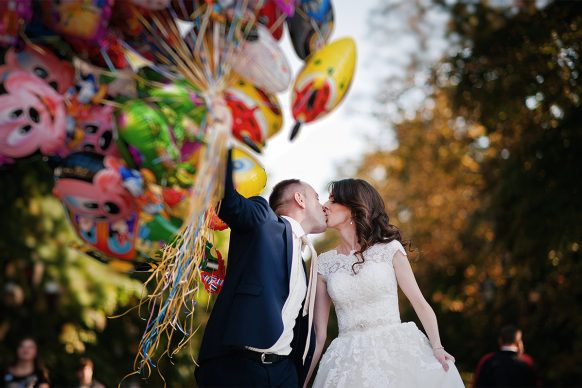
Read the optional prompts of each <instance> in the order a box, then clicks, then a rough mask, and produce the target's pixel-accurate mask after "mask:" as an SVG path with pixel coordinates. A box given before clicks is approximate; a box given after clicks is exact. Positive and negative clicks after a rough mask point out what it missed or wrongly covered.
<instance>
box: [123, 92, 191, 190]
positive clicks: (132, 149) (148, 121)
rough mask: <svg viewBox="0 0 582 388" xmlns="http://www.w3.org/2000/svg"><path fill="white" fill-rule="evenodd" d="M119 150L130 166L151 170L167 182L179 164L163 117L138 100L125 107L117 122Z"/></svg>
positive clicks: (177, 155)
mask: <svg viewBox="0 0 582 388" xmlns="http://www.w3.org/2000/svg"><path fill="white" fill-rule="evenodd" d="M117 128H118V132H119V139H120V142H119V143H120V150H121V151H122V153H123V154H124V158H125V159H126V160H127V161H128V163H133V164H135V165H136V166H138V167H145V168H147V169H149V170H151V171H152V172H153V173H154V175H155V176H156V179H157V182H165V181H166V180H167V179H168V178H169V176H171V175H172V174H173V172H174V170H175V168H176V164H177V163H178V162H179V160H180V152H179V150H178V148H177V147H176V145H175V144H174V142H173V139H172V135H171V133H170V126H169V124H168V121H167V120H166V118H165V117H164V115H163V114H162V113H161V112H160V111H159V110H158V109H155V108H154V107H152V106H150V105H148V104H146V103H145V102H142V101H139V100H131V101H129V102H127V103H126V104H124V106H123V107H122V109H121V112H120V113H119V116H118V118H117Z"/></svg>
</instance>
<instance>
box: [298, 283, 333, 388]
mask: <svg viewBox="0 0 582 388" xmlns="http://www.w3.org/2000/svg"><path fill="white" fill-rule="evenodd" d="M316 290H317V291H316V292H315V308H314V314H315V315H314V316H313V323H314V325H315V333H316V334H315V352H314V353H313V359H312V360H311V366H310V367H309V373H307V377H306V378H305V383H304V384H303V387H307V383H309V380H311V375H312V374H313V371H314V370H315V367H316V366H317V363H318V362H319V359H320V358H321V353H322V351H323V345H325V339H326V338H327V322H328V320H329V308H330V306H331V299H330V297H329V294H328V293H327V284H326V283H325V280H323V276H322V275H321V274H317V289H316Z"/></svg>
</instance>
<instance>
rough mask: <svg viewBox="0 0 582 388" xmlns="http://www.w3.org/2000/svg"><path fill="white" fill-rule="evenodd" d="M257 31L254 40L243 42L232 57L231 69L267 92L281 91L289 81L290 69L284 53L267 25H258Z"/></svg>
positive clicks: (287, 85) (286, 86) (285, 88)
mask: <svg viewBox="0 0 582 388" xmlns="http://www.w3.org/2000/svg"><path fill="white" fill-rule="evenodd" d="M257 32H258V38H257V39H256V40H253V41H249V40H246V41H244V42H243V44H242V46H241V48H240V51H239V53H238V54H237V55H236V56H235V57H234V59H233V69H234V71H236V72H237V73H238V74H240V75H241V76H242V77H243V78H245V79H246V80H248V81H250V82H252V83H253V84H254V85H255V86H257V87H258V88H261V89H263V90H265V91H266V92H268V93H278V92H283V91H285V90H287V88H288V87H289V83H290V82H291V69H290V67H289V63H288V62H287V58H285V53H283V50H282V49H281V47H279V45H278V44H277V41H276V40H275V39H273V37H272V36H271V33H270V32H269V30H268V29H267V27H264V26H262V25H258V26H257Z"/></svg>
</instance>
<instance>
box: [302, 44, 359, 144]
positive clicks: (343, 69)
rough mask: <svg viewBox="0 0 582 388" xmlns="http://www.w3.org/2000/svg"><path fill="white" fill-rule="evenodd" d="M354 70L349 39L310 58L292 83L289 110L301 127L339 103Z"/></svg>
mask: <svg viewBox="0 0 582 388" xmlns="http://www.w3.org/2000/svg"><path fill="white" fill-rule="evenodd" d="M355 68H356V43H355V42H354V40H353V39H352V38H342V39H338V40H336V41H334V42H332V43H330V44H328V45H326V46H324V47H323V48H322V49H321V50H319V51H317V52H315V53H314V54H313V55H311V56H310V57H309V59H308V60H307V62H306V63H305V66H304V67H303V69H301V71H300V72H299V74H298V75H297V78H296V79H295V84H294V85H293V94H292V97H291V101H292V102H291V108H292V112H293V117H294V118H295V120H297V123H298V124H297V125H296V128H295V129H294V133H293V134H292V135H291V138H293V137H294V136H295V135H296V131H298V129H299V125H300V124H304V123H308V122H311V121H313V120H316V119H318V118H319V117H321V116H323V115H325V114H327V113H329V112H331V111H332V110H333V109H334V108H335V107H336V106H338V104H339V103H340V102H341V101H342V99H343V98H344V96H345V95H346V92H347V91H348V88H349V87H350V84H351V83H352V79H353V76H354V70H355Z"/></svg>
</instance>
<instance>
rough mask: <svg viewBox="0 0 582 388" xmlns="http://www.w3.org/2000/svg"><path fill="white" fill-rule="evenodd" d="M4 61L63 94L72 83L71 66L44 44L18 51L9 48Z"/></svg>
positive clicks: (72, 70)
mask: <svg viewBox="0 0 582 388" xmlns="http://www.w3.org/2000/svg"><path fill="white" fill-rule="evenodd" d="M4 63H5V65H6V66H8V67H11V68H15V69H21V70H24V71H27V72H29V73H30V74H34V75H35V76H37V77H39V78H41V79H42V80H43V81H45V82H46V83H47V84H48V85H50V87H52V88H53V89H54V90H56V91H57V92H59V93H60V94H64V93H65V92H66V91H67V90H68V89H69V88H70V87H71V86H73V84H74V78H75V70H74V69H73V66H72V65H71V64H70V63H69V62H67V61H65V60H61V59H59V58H58V57H57V56H56V55H55V54H53V53H52V52H51V50H50V49H49V48H47V47H44V46H36V45H35V46H26V47H25V48H24V49H23V50H19V51H17V50H15V49H14V48H10V49H9V50H8V51H7V52H6V54H5V56H4Z"/></svg>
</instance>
